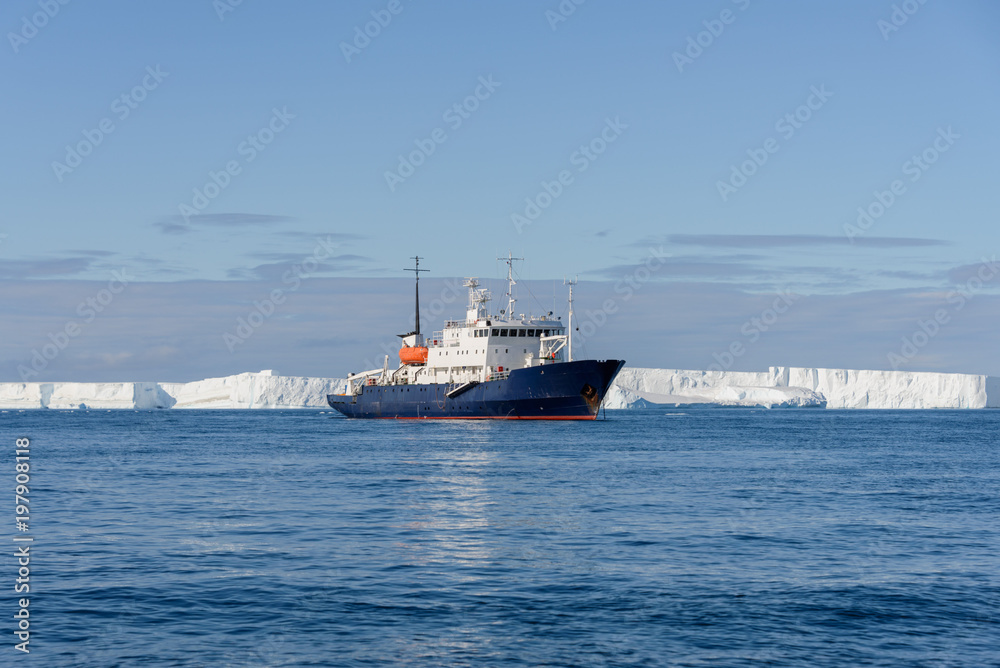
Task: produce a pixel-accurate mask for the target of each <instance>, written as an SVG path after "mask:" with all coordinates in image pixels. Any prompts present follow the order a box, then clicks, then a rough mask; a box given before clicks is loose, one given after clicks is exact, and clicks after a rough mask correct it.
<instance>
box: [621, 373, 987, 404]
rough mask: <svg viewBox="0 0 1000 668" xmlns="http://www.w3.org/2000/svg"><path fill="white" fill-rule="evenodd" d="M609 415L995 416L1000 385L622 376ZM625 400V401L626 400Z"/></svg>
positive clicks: (908, 379) (895, 376)
mask: <svg viewBox="0 0 1000 668" xmlns="http://www.w3.org/2000/svg"><path fill="white" fill-rule="evenodd" d="M615 384H616V385H617V386H618V387H619V388H620V389H621V390H623V391H624V392H626V393H627V395H622V394H618V393H616V394H615V395H614V396H609V400H611V401H615V402H617V403H608V404H607V407H608V408H628V407H631V406H632V405H639V404H635V398H638V399H640V400H643V401H644V402H647V403H653V404H718V405H723V406H772V407H779V406H816V407H821V406H825V407H826V408H997V407H1000V378H990V377H987V376H979V375H973V374H961V373H930V372H916V371H856V370H850V369H807V368H800V367H771V368H770V369H769V370H768V371H766V372H759V373H755V372H734V371H684V370H679V369H636V368H628V367H626V368H625V369H622V371H621V373H620V374H619V375H618V378H617V379H616V380H615ZM630 397H631V400H630Z"/></svg>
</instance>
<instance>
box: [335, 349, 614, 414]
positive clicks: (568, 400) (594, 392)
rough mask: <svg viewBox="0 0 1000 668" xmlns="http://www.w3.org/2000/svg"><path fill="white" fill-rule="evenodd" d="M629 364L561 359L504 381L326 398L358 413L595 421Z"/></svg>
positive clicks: (371, 389) (374, 389) (386, 388)
mask: <svg viewBox="0 0 1000 668" xmlns="http://www.w3.org/2000/svg"><path fill="white" fill-rule="evenodd" d="M624 364H625V362H624V361H622V360H600V361H599V360H582V361H578V362H560V363H557V364H546V365H543V366H538V367H531V368H527V369H516V370H514V371H511V372H510V375H509V376H508V377H507V378H505V379H503V380H491V381H487V382H484V383H475V384H469V385H467V386H457V385H448V384H443V383H434V384H426V385H420V384H416V385H367V386H363V387H362V388H361V392H360V394H357V395H354V396H351V395H344V394H328V395H327V396H326V400H327V403H329V404H330V406H331V407H332V408H334V409H336V410H338V411H340V412H341V413H343V414H344V415H346V416H347V417H356V418H399V419H448V418H452V419H454V418H460V419H482V418H493V419H511V420H593V419H594V418H596V417H597V411H598V409H600V407H601V402H602V401H603V400H604V395H605V394H607V391H608V387H610V386H611V383H612V381H614V379H615V376H617V375H618V372H619V371H620V370H621V368H622V366H624ZM449 394H450V395H451V396H449Z"/></svg>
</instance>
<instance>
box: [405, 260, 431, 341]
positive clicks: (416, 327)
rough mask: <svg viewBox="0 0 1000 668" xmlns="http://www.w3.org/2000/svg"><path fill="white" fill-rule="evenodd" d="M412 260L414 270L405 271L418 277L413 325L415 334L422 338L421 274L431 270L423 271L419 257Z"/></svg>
mask: <svg viewBox="0 0 1000 668" xmlns="http://www.w3.org/2000/svg"><path fill="white" fill-rule="evenodd" d="M410 259H411V260H413V269H404V270H403V271H412V272H413V274H414V275H415V276H416V277H417V281H416V299H415V302H414V314H413V323H414V325H413V327H414V329H413V334H416V335H417V336H420V272H422V271H429V270H428V269H421V268H420V260H421V258H420V256H419V255H416V256H414V257H411V258H410ZM423 259H425V260H426V259H427V258H423Z"/></svg>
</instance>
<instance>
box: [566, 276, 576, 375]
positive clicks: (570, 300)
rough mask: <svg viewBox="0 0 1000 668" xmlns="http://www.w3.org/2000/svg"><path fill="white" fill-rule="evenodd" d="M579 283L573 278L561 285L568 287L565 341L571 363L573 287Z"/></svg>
mask: <svg viewBox="0 0 1000 668" xmlns="http://www.w3.org/2000/svg"><path fill="white" fill-rule="evenodd" d="M579 282H580V279H579V277H577V278H574V279H573V280H572V281H567V280H566V279H565V278H563V285H568V286H569V340H568V341H567V348H569V350H568V351H567V357H569V359H568V360H567V361H568V362H572V361H573V286H574V285H576V284H577V283H579Z"/></svg>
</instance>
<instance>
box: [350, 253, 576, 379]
mask: <svg viewBox="0 0 1000 668" xmlns="http://www.w3.org/2000/svg"><path fill="white" fill-rule="evenodd" d="M500 259H502V260H504V262H506V263H507V286H508V287H507V293H506V295H505V297H506V300H507V306H506V308H504V309H501V310H500V312H499V313H490V311H489V307H488V304H489V303H490V301H491V295H490V293H489V292H488V291H487V290H485V289H483V288H480V287H479V280H478V279H477V278H467V279H466V280H465V283H464V286H465V287H467V288H468V289H469V304H468V307H467V310H466V314H465V319H464V320H449V321H447V322H445V324H444V329H441V330H439V331H436V332H434V333H433V334H432V335H431V336H424V335H423V334H421V333H419V331H414V332H410V333H409V334H405V335H402V336H401V338H402V340H403V341H402V347H401V348H400V352H399V357H400V364H399V366H398V367H397V368H395V369H390V368H389V356H388V355H387V356H386V358H385V363H384V365H383V368H381V369H372V370H370V371H365V372H362V373H359V374H355V375H353V376H349V377H348V379H347V384H348V386H347V392H348V394H350V393H352V392H353V388H354V387H355V386H356V385H359V384H368V385H413V384H429V383H448V384H458V385H461V384H463V383H469V382H477V383H482V382H486V381H489V380H496V379H498V378H504V377H506V375H507V374H508V373H510V371H512V370H514V369H523V368H526V367H534V366H542V365H545V364H554V363H557V362H563V361H566V360H567V358H566V356H565V353H567V352H568V346H569V343H570V338H571V335H570V334H569V333H568V331H567V328H566V327H565V326H564V325H563V323H562V321H561V320H560V319H559V318H555V319H553V318H552V313H551V312H550V313H548V314H547V315H542V316H532V315H525V314H524V313H520V314H515V313H514V311H515V308H516V304H517V299H516V298H515V296H514V286H515V285H516V284H517V283H516V281H515V280H514V275H513V268H512V264H513V262H514V261H515V260H518V259H519V258H514V257H511V256H510V255H508V257H506V258H500ZM421 271H423V270H421ZM418 301H419V296H418Z"/></svg>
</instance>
